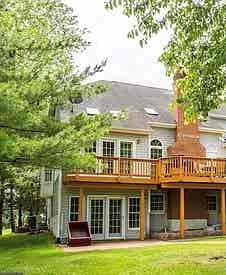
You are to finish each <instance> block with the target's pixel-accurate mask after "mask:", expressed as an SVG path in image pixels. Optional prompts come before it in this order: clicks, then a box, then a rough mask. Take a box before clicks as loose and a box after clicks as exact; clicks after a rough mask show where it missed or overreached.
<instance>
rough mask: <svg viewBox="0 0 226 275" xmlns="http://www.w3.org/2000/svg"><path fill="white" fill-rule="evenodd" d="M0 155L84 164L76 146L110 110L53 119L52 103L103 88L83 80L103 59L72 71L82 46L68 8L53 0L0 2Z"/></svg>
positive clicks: (86, 158) (105, 125) (13, 160)
mask: <svg viewBox="0 0 226 275" xmlns="http://www.w3.org/2000/svg"><path fill="white" fill-rule="evenodd" d="M0 22H1V24H0V36H1V39H0V162H1V163H9V164H11V165H35V166H46V167H54V168H70V167H74V166H86V164H87V163H90V162H92V161H93V158H92V156H90V155H89V154H85V153H84V152H82V150H81V149H82V148H85V147H88V146H89V145H90V144H91V143H92V142H93V141H94V140H96V139H97V138H98V137H100V136H102V135H103V134H104V133H105V132H106V131H107V130H108V129H109V126H110V124H111V120H112V117H111V116H110V115H108V114H100V115H97V116H94V117H89V116H87V115H85V114H83V113H81V114H77V115H74V116H73V117H72V118H69V117H70V116H68V119H64V120H62V119H60V116H59V109H62V108H67V109H68V108H70V109H71V112H73V105H74V104H75V103H76V102H78V101H79V100H81V98H84V97H87V96H90V95H94V94H95V93H99V92H103V91H104V90H105V88H106V87H105V86H104V85H103V84H101V83H91V84H87V81H86V79H87V78H88V77H89V76H90V75H92V74H94V73H97V72H99V71H101V70H102V68H103V66H104V65H105V61H103V62H101V64H100V65H96V66H95V67H94V68H91V67H88V68H87V69H85V70H84V71H79V69H78V67H77V66H76V58H77V56H78V54H80V53H81V51H83V50H85V49H86V47H87V46H88V45H89V43H88V42H87V41H85V40H84V35H85V33H86V30H85V29H81V28H79V25H78V19H77V17H76V16H75V15H74V14H73V10H72V9H71V8H69V7H68V6H67V5H65V4H64V3H63V2H61V1H56V0H23V1H21V0H2V1H0Z"/></svg>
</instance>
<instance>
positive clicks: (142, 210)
mask: <svg viewBox="0 0 226 275" xmlns="http://www.w3.org/2000/svg"><path fill="white" fill-rule="evenodd" d="M144 227H145V205H144V189H141V190H140V240H141V241H143V240H144Z"/></svg>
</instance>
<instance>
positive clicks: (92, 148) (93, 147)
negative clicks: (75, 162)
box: [85, 141, 97, 154]
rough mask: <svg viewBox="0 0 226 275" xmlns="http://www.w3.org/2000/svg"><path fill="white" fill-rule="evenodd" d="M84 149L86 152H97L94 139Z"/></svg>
mask: <svg viewBox="0 0 226 275" xmlns="http://www.w3.org/2000/svg"><path fill="white" fill-rule="evenodd" d="M85 151H86V153H93V154H96V152H97V143H96V141H94V142H93V143H92V145H91V146H90V147H89V148H86V149H85Z"/></svg>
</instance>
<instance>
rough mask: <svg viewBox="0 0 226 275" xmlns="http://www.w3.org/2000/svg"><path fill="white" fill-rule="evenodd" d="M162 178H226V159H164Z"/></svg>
mask: <svg viewBox="0 0 226 275" xmlns="http://www.w3.org/2000/svg"><path fill="white" fill-rule="evenodd" d="M160 162H161V169H160V175H159V176H160V177H161V178H169V177H171V178H172V177H209V178H226V159H211V158H196V157H184V156H178V157H170V158H162V159H161V160H160Z"/></svg>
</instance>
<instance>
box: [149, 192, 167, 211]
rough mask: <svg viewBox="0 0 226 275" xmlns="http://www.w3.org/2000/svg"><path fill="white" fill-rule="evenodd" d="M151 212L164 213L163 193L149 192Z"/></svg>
mask: <svg viewBox="0 0 226 275" xmlns="http://www.w3.org/2000/svg"><path fill="white" fill-rule="evenodd" d="M151 213H152V214H164V213H165V196H164V194H151Z"/></svg>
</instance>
